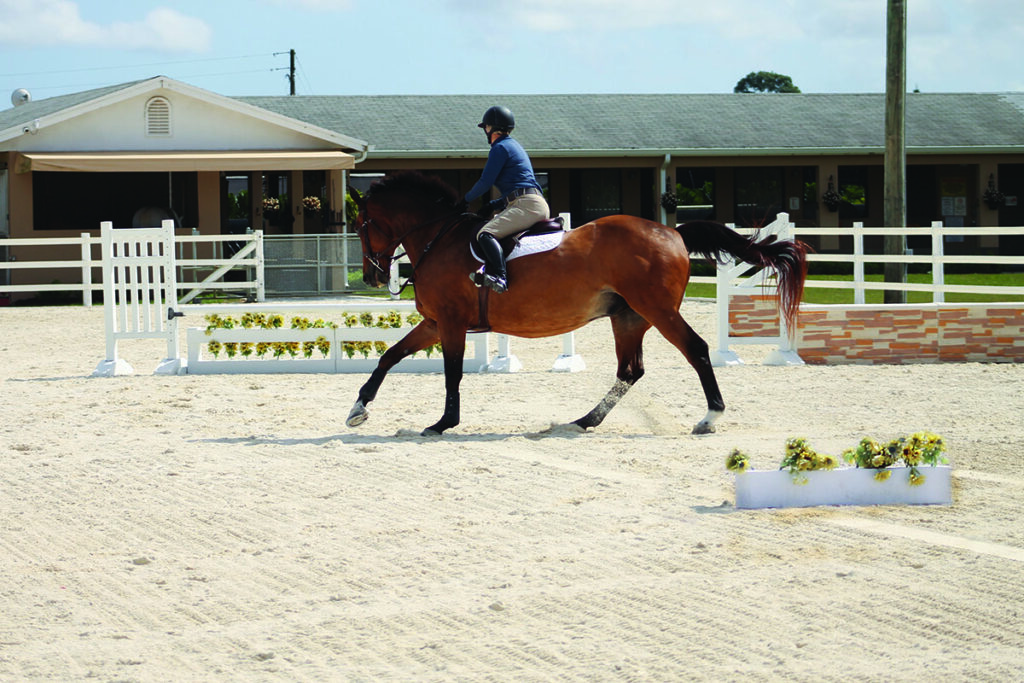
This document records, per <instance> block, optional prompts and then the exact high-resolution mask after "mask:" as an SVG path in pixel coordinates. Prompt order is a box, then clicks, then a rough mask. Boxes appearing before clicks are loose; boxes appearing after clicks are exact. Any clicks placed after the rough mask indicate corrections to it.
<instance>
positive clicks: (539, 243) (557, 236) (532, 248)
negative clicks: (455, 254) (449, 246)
mask: <svg viewBox="0 0 1024 683" xmlns="http://www.w3.org/2000/svg"><path fill="white" fill-rule="evenodd" d="M563 237H565V233H564V232H552V233H548V234H546V235H529V236H527V237H524V238H523V239H521V240H519V243H518V244H516V246H515V247H514V248H513V249H512V253H511V254H509V255H508V257H507V258H506V259H505V261H511V260H512V259H516V258H519V257H520V256H529V255H530V254H539V253H541V252H542V251H551V250H552V249H554V248H555V247H557V246H558V245H559V244H561V243H562V238H563ZM470 253H472V254H473V258H475V259H476V260H477V261H479V262H480V263H483V262H484V260H483V259H482V258H480V256H479V255H477V253H476V250H475V249H470Z"/></svg>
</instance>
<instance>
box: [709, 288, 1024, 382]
mask: <svg viewBox="0 0 1024 683" xmlns="http://www.w3.org/2000/svg"><path fill="white" fill-rule="evenodd" d="M729 326H730V334H731V335H733V336H752V337H756V336H770V335H777V334H778V329H779V328H778V315H777V314H776V313H775V311H774V302H773V301H772V299H771V297H765V296H735V297H733V298H732V301H731V302H730V306H729ZM795 346H796V349H797V351H798V353H799V354H800V357H801V358H803V360H804V362H805V363H810V364H816V365H838V364H850V363H859V364H872V363H938V362H957V361H960V362H966V361H985V362H1012V363H1019V362H1024V303H1010V304H1007V303H992V304H963V303H943V304H887V305H871V304H861V305H832V306H812V305H807V304H804V305H802V306H801V307H800V313H799V317H798V324H797V334H796V342H795Z"/></svg>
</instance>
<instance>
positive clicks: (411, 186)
mask: <svg viewBox="0 0 1024 683" xmlns="http://www.w3.org/2000/svg"><path fill="white" fill-rule="evenodd" d="M366 198H367V199H370V198H373V199H377V200H381V201H387V200H388V199H399V198H400V199H405V200H412V201H414V202H416V203H419V204H429V203H437V204H442V205H444V206H446V207H452V208H454V207H455V206H456V205H457V204H458V203H459V200H460V199H461V198H460V197H459V194H458V193H457V192H456V191H455V190H454V189H452V187H451V186H450V185H448V184H447V183H445V182H444V181H443V180H441V179H440V178H438V177H437V176H432V175H424V174H422V173H419V172H417V171H402V172H400V173H396V174H394V175H390V176H388V177H386V178H384V179H382V180H378V181H377V182H375V183H374V184H373V185H371V186H370V189H369V190H368V191H367V193H366Z"/></svg>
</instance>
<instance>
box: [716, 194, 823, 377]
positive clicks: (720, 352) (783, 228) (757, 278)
mask: <svg viewBox="0 0 1024 683" xmlns="http://www.w3.org/2000/svg"><path fill="white" fill-rule="evenodd" d="M729 227H733V226H732V225H729ZM762 232H765V233H770V234H774V235H777V236H778V237H779V239H792V238H793V234H794V233H793V224H792V223H790V222H789V214H788V213H780V214H778V216H777V217H776V219H775V220H774V221H772V222H771V223H770V224H769V225H767V226H765V227H764V228H763V229H762ZM753 268H754V266H752V265H750V264H747V263H737V261H736V260H735V259H732V260H730V261H728V262H726V263H724V264H718V267H717V269H716V271H715V287H716V291H715V309H716V313H717V315H716V330H717V333H718V334H717V337H718V348H717V349H716V350H714V351H712V352H711V353H710V354H709V355H710V357H711V364H712V365H713V366H715V367H721V366H723V365H742V364H743V361H742V360H741V359H740V357H739V356H738V355H736V353H734V352H733V351H731V350H730V349H729V345H730V344H774V345H775V349H774V350H772V351H771V352H770V353H769V354H768V355H767V356H766V357H765V359H764V361H763V364H764V365H803V360H802V359H801V358H800V356H799V354H797V352H796V351H794V350H793V347H792V344H791V342H790V339H789V330H788V329H787V326H786V321H785V319H784V318H783V316H781V315H780V316H779V334H778V335H777V336H774V337H733V336H731V335H730V334H729V302H730V299H731V297H732V295H733V294H737V293H743V292H745V291H748V290H752V289H753V288H754V287H767V286H769V284H768V272H767V271H765V270H761V271H759V272H758V273H755V274H754V275H752V276H750V277H748V278H746V279H744V280H743V281H742V282H738V284H733V283H734V282H737V281H738V280H739V278H740V277H741V276H742V275H743V274H744V273H746V272H748V271H750V270H751V269H753Z"/></svg>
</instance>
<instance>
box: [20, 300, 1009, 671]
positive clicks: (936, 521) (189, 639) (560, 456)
mask: <svg viewBox="0 0 1024 683" xmlns="http://www.w3.org/2000/svg"><path fill="white" fill-rule="evenodd" d="M683 314H684V316H685V317H686V318H687V320H688V321H689V322H690V323H691V324H692V325H693V326H694V328H695V329H696V330H697V331H698V332H699V333H700V334H702V335H703V336H704V337H705V339H707V340H709V341H712V340H713V338H714V335H713V331H714V321H713V314H714V310H713V305H712V304H709V303H707V302H699V301H688V302H686V303H685V304H684V306H683ZM193 318H194V319H193ZM184 322H185V324H186V325H195V326H203V321H202V319H201V318H200V317H198V316H190V318H189V319H186V320H185V321H184ZM576 341H577V349H578V351H579V353H580V354H581V355H582V356H583V357H584V359H585V360H586V364H587V370H586V371H585V372H581V373H572V374H570V373H551V372H548V368H550V367H551V363H552V360H553V358H554V357H555V356H557V354H558V353H559V352H560V348H561V347H560V340H558V339H550V340H530V341H528V340H519V339H517V340H514V341H513V349H514V351H515V353H516V355H517V356H518V357H519V358H520V360H521V361H522V363H523V366H524V368H523V371H521V372H520V373H517V374H512V375H494V374H490V375H488V374H484V375H475V374H472V375H467V376H466V379H465V381H464V382H463V415H462V418H463V419H462V424H460V425H459V426H458V427H457V428H455V429H452V430H450V431H449V432H448V433H446V434H445V435H444V436H443V437H441V438H433V439H430V438H421V437H419V436H418V433H419V431H420V430H421V429H422V428H423V427H425V426H426V425H429V424H430V423H431V422H433V421H434V420H435V419H437V417H438V415H439V412H440V409H441V402H442V397H443V379H442V377H441V376H440V375H416V374H395V375H392V376H390V377H389V378H388V379H387V380H386V381H385V383H384V386H383V388H382V389H381V392H380V394H379V395H378V397H377V400H376V401H375V402H374V404H373V406H372V414H371V417H370V419H369V421H368V422H366V423H365V424H364V425H362V426H361V427H360V428H359V429H356V430H351V429H348V428H346V427H345V426H344V424H343V422H344V418H345V414H346V412H347V410H348V408H349V406H350V405H351V403H352V401H353V400H354V398H355V395H356V392H357V391H358V388H359V386H360V384H361V383H362V382H363V381H364V379H365V377H363V376H360V375H335V374H330V375H273V376H254V375H237V376H233V375H213V376H189V375H185V376H177V377H166V376H153V375H149V374H146V370H145V369H147V368H150V367H153V366H154V365H155V363H156V362H157V361H158V360H159V359H160V358H161V357H162V353H163V351H164V349H163V348H162V347H163V342H159V341H157V342H150V341H137V342H131V341H129V342H122V343H121V345H120V348H119V351H120V353H121V355H122V356H124V357H125V358H126V359H127V360H128V361H129V362H130V363H131V364H132V365H133V366H134V367H135V368H136V371H137V373H138V374H135V375H133V376H129V377H115V378H90V377H89V376H88V375H89V374H90V373H91V371H92V370H93V368H94V367H95V365H96V363H97V361H98V360H100V359H101V357H102V355H103V350H104V343H103V319H102V309H101V308H99V307H96V308H93V309H82V308H77V307H71V308H7V309H0V352H2V354H3V355H2V358H3V365H2V369H0V387H2V393H0V396H2V400H0V453H3V455H4V461H3V476H2V477H0V557H2V558H3V559H2V561H0V613H2V614H3V615H4V618H3V620H2V621H0V679H3V680H52V681H65V680H76V679H86V678H97V679H100V680H111V679H119V680H217V679H232V680H331V679H333V680H371V679H372V680H412V679H415V680H450V679H456V680H481V679H493V680H550V679H556V678H564V679H595V680H628V679H646V680H680V679H683V680H730V679H731V680H737V679H752V680H799V681H811V680H813V681H822V680H835V681H839V680H850V679H864V680H920V679H921V678H922V677H927V676H930V677H933V678H935V677H938V678H941V679H944V680H967V679H970V680H1014V679H1021V678H1022V677H1024V660H1022V658H1021V657H1020V652H1021V651H1022V648H1024V627H1022V626H1021V624H1022V623H1024V620H1022V619H1021V615H1020V611H1021V607H1020V604H1021V603H1020V595H1021V594H1022V593H1024V578H1021V577H1022V574H1024V572H1022V571H1021V569H1022V568H1024V511H1022V501H1021V496H1020V493H1019V492H1020V491H1021V490H1022V486H1024V459H1022V458H1021V453H1024V434H1022V430H1021V429H1020V424H1021V416H1022V415H1024V392H1022V391H1021V389H1020V388H1021V387H1022V386H1024V367H1022V366H1018V365H982V364H973V363H967V364H949V365H906V366H879V367H872V366H841V367H822V366H801V367H764V366H761V365H759V364H758V356H759V354H763V353H766V352H767V349H763V348H760V347H754V348H746V347H744V348H742V349H741V356H742V357H743V358H744V360H746V361H747V364H746V365H744V366H738V367H726V368H720V369H718V370H717V374H718V378H719V381H720V383H721V385H722V390H723V394H724V397H725V401H726V404H727V410H726V413H725V415H724V416H723V417H722V419H721V420H720V421H719V423H718V432H717V433H715V434H711V435H706V436H700V437H698V436H692V435H690V434H689V431H690V429H691V427H692V426H693V424H694V423H695V422H696V421H697V420H698V419H700V417H701V416H703V414H704V412H705V406H704V403H703V396H702V394H701V391H700V386H699V383H698V381H697V379H696V376H695V374H694V373H693V370H692V369H691V368H690V367H689V366H688V365H687V364H686V363H685V361H684V360H683V359H682V358H681V356H680V355H679V354H678V353H677V352H676V351H675V349H673V348H671V347H669V346H668V345H667V344H666V343H665V342H664V341H663V340H662V339H661V338H660V337H658V335H657V334H656V333H655V332H652V333H650V334H649V335H648V338H647V344H646V349H645V351H646V353H645V361H646V367H647V375H646V376H645V377H644V378H643V379H642V380H640V382H639V383H638V384H637V385H636V387H634V388H633V390H632V391H631V392H630V393H629V394H628V395H627V396H626V398H624V399H623V401H622V403H621V404H620V405H619V406H618V407H617V408H615V410H614V411H613V412H612V413H611V414H610V415H609V416H608V419H607V420H606V421H605V423H604V424H603V425H602V426H601V427H600V428H599V429H598V430H596V431H593V432H588V433H585V434H579V433H575V432H574V431H572V430H568V429H563V428H561V427H558V426H557V425H561V424H564V423H566V422H569V421H570V420H573V419H576V418H577V417H579V416H580V415H582V414H583V413H585V412H586V411H587V410H589V409H590V408H591V407H593V404H594V402H595V401H596V400H598V399H599V398H600V397H601V396H603V395H604V393H605V392H606V391H607V389H608V387H609V386H611V384H612V382H613V379H614V363H615V361H614V352H613V350H612V346H611V333H610V330H609V329H608V324H607V322H606V321H598V322H596V323H593V324H591V325H590V326H588V327H586V328H584V329H583V330H581V331H580V332H578V333H577V339H576ZM552 425H556V426H555V428H553V429H552ZM922 429H926V430H929V431H932V432H935V433H937V434H941V435H942V436H943V437H944V438H945V440H946V442H947V445H948V454H949V457H950V460H951V462H952V464H953V466H954V470H953V504H952V505H949V506H874V507H856V506H854V507H820V508H800V509H787V510H737V509H736V508H735V507H734V499H733V479H734V475H733V474H732V473H730V472H728V471H726V470H725V468H724V466H723V462H724V458H725V456H726V455H727V454H728V453H729V451H730V450H731V449H733V448H741V449H743V450H744V451H745V452H747V453H749V454H750V457H751V459H752V465H753V466H754V467H756V468H758V469H771V468H773V467H776V466H777V464H778V461H779V459H780V458H781V452H782V448H783V444H784V443H785V440H786V439H787V438H789V437H791V436H804V437H807V438H808V439H810V440H811V441H813V443H814V444H815V446H816V447H818V448H819V449H821V450H823V451H830V452H834V453H839V452H841V451H842V450H843V449H845V448H847V447H849V446H851V445H854V444H856V443H857V441H858V440H859V439H860V438H861V437H863V436H865V435H872V436H877V437H878V438H883V439H884V438H891V437H896V436H901V435H904V434H910V433H913V432H916V431H919V430H922Z"/></svg>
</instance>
